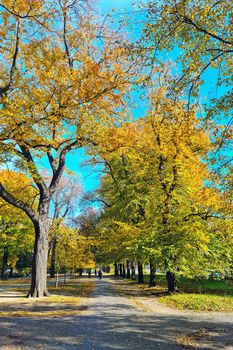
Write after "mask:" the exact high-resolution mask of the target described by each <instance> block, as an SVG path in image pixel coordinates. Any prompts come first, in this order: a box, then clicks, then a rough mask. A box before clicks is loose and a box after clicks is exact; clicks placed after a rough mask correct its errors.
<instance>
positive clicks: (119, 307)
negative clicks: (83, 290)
mask: <svg viewBox="0 0 233 350" xmlns="http://www.w3.org/2000/svg"><path fill="white" fill-rule="evenodd" d="M140 300H141V301H142V302H143V305H145V309H143V308H141V307H138V304H137V300H135V299H129V298H127V297H125V296H122V295H119V293H118V291H117V290H116V288H115V286H114V283H112V282H111V281H110V279H108V278H105V279H103V280H102V281H98V280H97V281H96V290H95V292H94V293H93V295H92V296H91V298H90V300H89V312H88V313H86V312H85V313H83V314H81V315H79V316H70V317H56V318H44V319H42V318H36V317H33V318H25V317H21V318H16V317H15V318H0V349H1V350H8V349H9V350H16V349H17V350H21V349H23V350H29V349H30V350H34V349H39V350H113V349H115V350H154V349H158V350H159V349H161V350H176V349H177V350H181V349H184V347H182V346H181V345H178V344H177V339H178V337H179V336H183V335H187V334H188V333H190V332H193V331H200V330H203V329H204V330H206V332H208V333H210V334H211V337H205V338H204V339H202V341H201V344H199V345H198V343H197V344H196V347H195V349H205V350H208V349H209V350H210V349H211V350H213V349H215V350H217V349H224V350H233V339H232V334H233V328H232V319H233V315H232V314H228V315H227V314H225V316H224V315H221V314H216V313H215V314H209V315H207V314H196V313H191V312H179V311H176V312H174V310H172V309H170V308H166V307H162V306H159V305H160V304H157V305H158V308H157V307H156V302H154V301H153V300H152V299H150V300H149V299H146V298H143V299H140ZM152 304H153V305H152ZM220 315H221V316H220ZM6 344H8V345H6ZM190 349H191V348H190ZM193 349H194V348H193Z"/></svg>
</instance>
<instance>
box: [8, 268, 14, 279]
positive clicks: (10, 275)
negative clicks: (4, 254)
mask: <svg viewBox="0 0 233 350" xmlns="http://www.w3.org/2000/svg"><path fill="white" fill-rule="evenodd" d="M13 272H14V268H13V267H11V268H10V273H9V277H10V278H12V277H13Z"/></svg>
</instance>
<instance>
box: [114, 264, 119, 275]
mask: <svg viewBox="0 0 233 350" xmlns="http://www.w3.org/2000/svg"><path fill="white" fill-rule="evenodd" d="M114 275H115V276H118V275H119V273H118V263H117V261H115V264H114Z"/></svg>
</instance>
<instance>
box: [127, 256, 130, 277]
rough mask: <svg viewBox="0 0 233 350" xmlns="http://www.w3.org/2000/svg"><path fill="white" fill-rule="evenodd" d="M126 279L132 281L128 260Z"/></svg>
mask: <svg viewBox="0 0 233 350" xmlns="http://www.w3.org/2000/svg"><path fill="white" fill-rule="evenodd" d="M126 278H127V279H130V262H129V260H126Z"/></svg>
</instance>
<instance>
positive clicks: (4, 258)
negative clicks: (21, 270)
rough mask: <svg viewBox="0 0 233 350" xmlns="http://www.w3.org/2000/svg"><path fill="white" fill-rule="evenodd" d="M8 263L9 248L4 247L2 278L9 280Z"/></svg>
mask: <svg viewBox="0 0 233 350" xmlns="http://www.w3.org/2000/svg"><path fill="white" fill-rule="evenodd" d="M7 263H8V249H7V247H4V253H3V257H2V271H1V280H7Z"/></svg>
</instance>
